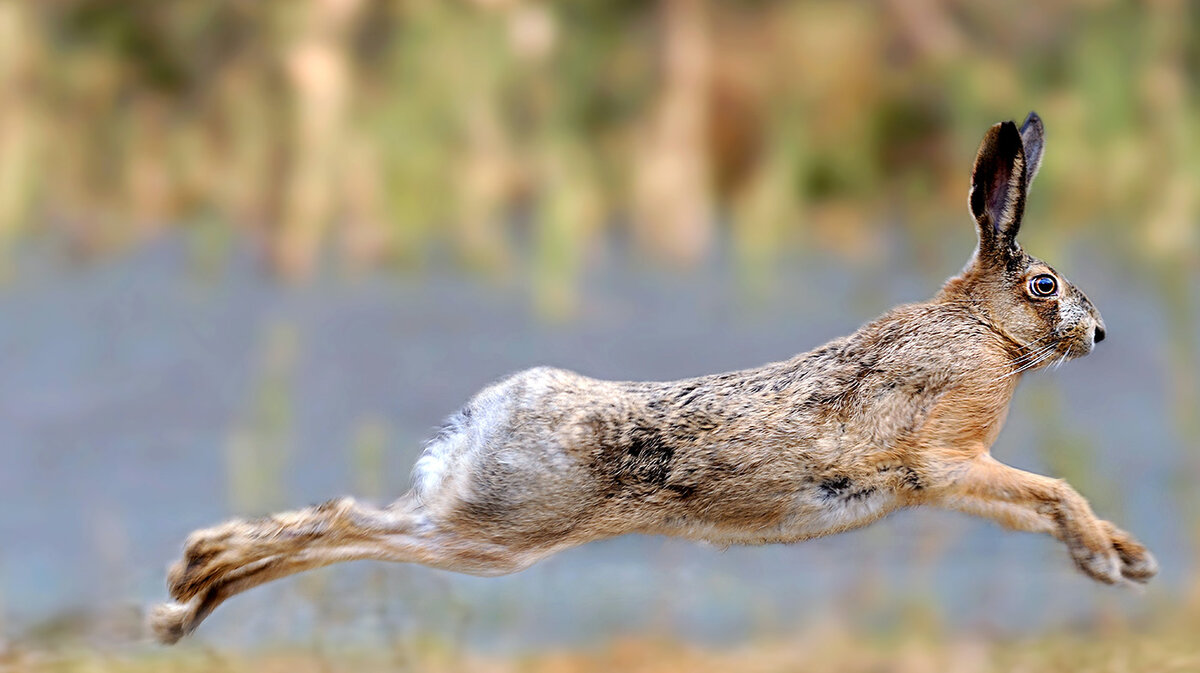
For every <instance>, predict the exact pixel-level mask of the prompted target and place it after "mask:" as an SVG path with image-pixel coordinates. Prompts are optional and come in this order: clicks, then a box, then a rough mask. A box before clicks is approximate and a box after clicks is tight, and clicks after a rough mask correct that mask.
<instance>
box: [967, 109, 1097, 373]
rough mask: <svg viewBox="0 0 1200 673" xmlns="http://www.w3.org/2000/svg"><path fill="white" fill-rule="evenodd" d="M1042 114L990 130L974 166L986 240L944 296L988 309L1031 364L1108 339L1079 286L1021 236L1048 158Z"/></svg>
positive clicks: (977, 212)
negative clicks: (1028, 202)
mask: <svg viewBox="0 0 1200 673" xmlns="http://www.w3.org/2000/svg"><path fill="white" fill-rule="evenodd" d="M1042 147H1043V131H1042V120H1041V119H1039V118H1038V116H1037V114H1035V113H1033V112H1031V113H1029V117H1028V118H1026V120H1025V123H1024V124H1023V125H1022V126H1021V128H1020V130H1018V129H1017V125H1016V124H1014V123H1013V122H1011V121H1007V122H1003V123H1001V124H996V125H995V126H993V127H992V128H990V129H988V132H987V135H985V136H984V137H983V142H982V143H981V144H980V146H979V154H978V155H977V156H976V157H975V168H974V170H973V171H972V173H971V194H970V199H969V202H970V206H971V215H973V216H974V218H975V224H976V228H977V229H978V230H979V245H978V247H977V248H976V249H975V255H974V256H973V257H972V258H971V261H970V263H968V265H967V267H966V269H964V270H963V273H962V274H961V275H959V276H957V277H955V278H953V279H951V280H950V282H949V283H947V286H946V288H945V290H944V295H945V296H947V297H952V298H960V299H966V300H968V301H970V302H971V303H972V304H973V305H976V306H978V307H979V308H980V309H982V311H983V313H984V314H985V317H986V320H987V322H988V323H989V325H990V326H991V327H992V328H993V329H994V330H996V332H998V333H999V334H1000V335H1001V336H1002V337H1004V338H1005V339H1007V340H1008V341H1010V342H1011V343H1012V344H1013V345H1015V346H1017V347H1018V349H1019V350H1020V351H1021V353H1022V355H1023V357H1024V358H1025V359H1024V360H1023V361H1024V362H1028V363H1029V365H1030V367H1034V366H1037V364H1041V363H1050V362H1054V361H1056V360H1059V359H1064V358H1072V357H1078V356H1081V355H1086V354H1088V353H1090V352H1091V350H1092V348H1093V346H1094V345H1095V344H1096V342H1098V341H1102V340H1103V339H1104V321H1103V319H1101V317H1100V312H1099V311H1097V310H1096V307H1095V306H1092V303H1091V302H1090V301H1088V298H1087V297H1086V296H1085V295H1084V294H1083V292H1081V291H1080V290H1079V288H1077V287H1075V286H1074V285H1072V284H1071V283H1070V282H1068V281H1067V279H1066V278H1064V277H1063V276H1062V274H1060V273H1058V272H1057V271H1055V270H1054V269H1053V268H1051V267H1050V265H1049V264H1046V263H1045V262H1043V261H1042V260H1040V259H1038V258H1036V257H1034V256H1032V255H1030V254H1028V253H1026V252H1025V251H1024V250H1022V249H1021V246H1020V245H1019V244H1018V243H1017V231H1018V230H1019V229H1020V228H1021V217H1022V215H1023V213H1024V210H1025V195H1026V194H1027V193H1028V191H1029V185H1030V183H1032V182H1033V178H1034V176H1035V175H1037V171H1038V167H1039V166H1040V165H1041V162H1042Z"/></svg>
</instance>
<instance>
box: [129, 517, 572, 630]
mask: <svg viewBox="0 0 1200 673" xmlns="http://www.w3.org/2000/svg"><path fill="white" fill-rule="evenodd" d="M547 553H549V550H548V549H546V550H538V549H530V548H522V549H519V550H518V549H515V548H512V547H509V546H506V545H504V544H500V543H496V542H485V541H481V540H478V539H470V538H468V537H466V536H463V535H460V534H458V533H457V532H456V530H455V529H454V528H453V527H447V526H445V525H442V524H439V523H438V522H436V521H434V520H433V519H432V518H431V517H429V516H428V515H427V513H426V512H425V511H424V509H423V508H422V507H421V505H420V504H419V503H418V502H417V501H416V500H415V498H412V497H411V496H407V497H405V498H402V499H401V500H399V501H397V502H396V503H395V504H393V505H392V506H390V507H388V508H386V509H374V508H370V507H366V506H363V505H360V504H358V503H356V502H354V500H352V499H350V498H342V499H340V500H334V501H331V502H328V503H325V504H323V505H319V506H317V507H310V508H307V509H303V510H298V511H294V512H284V513H281V514H275V515H272V516H269V517H264V518H260V519H254V520H235V521H230V522H228V523H225V524H222V525H220V526H214V527H212V528H207V529H202V530H199V531H196V532H195V533H193V534H192V535H191V536H190V537H189V538H188V542H187V544H186V546H185V550H184V555H183V558H182V559H181V560H180V561H178V562H177V563H175V565H174V566H172V568H171V570H170V571H169V573H168V577H167V585H168V589H169V591H170V593H171V597H172V598H174V599H175V600H176V601H177V602H176V603H171V604H165V605H161V606H159V607H158V608H157V609H156V610H155V612H154V613H153V615H152V616H151V626H152V628H153V629H154V631H155V634H156V635H157V636H158V638H159V640H161V641H163V642H166V643H172V642H175V641H176V640H178V639H179V638H181V637H183V636H185V635H187V634H188V633H190V632H191V631H193V630H194V629H195V628H196V626H198V625H199V624H200V622H201V621H203V620H204V618H205V617H207V616H208V614H209V613H211V612H212V611H213V609H215V608H216V607H217V606H218V605H220V604H221V603H222V602H224V601H225V600H226V599H227V598H229V597H231V596H234V595H236V594H238V593H241V592H243V591H246V590H247V589H251V588H253V587H256V586H258V585H260V584H264V583H266V582H269V581H271V580H275V579H279V578H282V577H286V576H288V575H293V574H295V573H298V572H302V571H305V570H309V569H312V568H318V567H321V566H326V565H329V564H332V563H338V562H341V561H352V560H364V559H373V560H381V561H399V562H408V563H420V564H423V565H428V566H433V567H438V568H444V569H448V570H456V571H458V572H465V573H472V574H477V575H502V574H506V573H510V572H516V571H517V570H520V569H522V568H524V567H527V566H528V565H530V564H532V563H533V562H534V561H536V560H538V559H539V558H541V557H542V556H544V555H545V554H547Z"/></svg>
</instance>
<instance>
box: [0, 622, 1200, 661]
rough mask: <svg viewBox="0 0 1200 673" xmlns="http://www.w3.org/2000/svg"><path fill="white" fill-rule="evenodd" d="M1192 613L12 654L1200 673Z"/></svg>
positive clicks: (1199, 643) (14, 656)
mask: <svg viewBox="0 0 1200 673" xmlns="http://www.w3.org/2000/svg"><path fill="white" fill-rule="evenodd" d="M1198 636H1200V615H1194V614H1192V615H1186V616H1173V617H1165V616H1164V617H1163V618H1161V619H1159V620H1156V621H1155V623H1153V624H1143V625H1139V626H1136V627H1130V626H1121V625H1112V626H1104V625H1098V626H1093V627H1089V628H1087V629H1083V630H1080V631H1074V632H1056V633H1047V634H1041V635H1037V636H1031V637H1023V638H1015V639H1007V638H994V637H986V636H983V635H971V634H966V635H964V634H957V635H948V634H946V633H945V632H942V631H940V630H938V631H930V630H929V629H921V628H906V627H901V628H899V629H898V630H897V631H896V632H894V633H891V634H885V635H876V636H872V637H866V638H864V637H862V636H858V635H854V634H853V633H852V632H851V631H849V630H847V629H843V628H839V627H832V626H831V627H823V628H817V629H809V630H807V631H805V632H804V633H800V634H797V636H796V637H795V638H793V639H774V640H770V641H764V642H757V643H751V644H745V645H741V646H738V647H735V648H728V649H713V648H707V647H704V646H700V645H694V644H683V643H679V642H667V641H662V640H653V639H621V640H614V641H611V642H608V643H605V644H600V645H596V646H593V647H589V648H584V649H577V650H548V651H538V652H530V653H518V654H508V655H495V654H493V655H482V654H478V653H463V652H456V651H453V650H452V649H450V648H447V647H439V646H437V645H436V644H429V643H425V644H422V645H420V646H413V645H412V644H409V645H407V646H405V647H403V648H398V649H395V650H389V649H386V648H380V649H376V650H367V651H339V652H329V651H325V652H318V651H314V650H312V649H308V648H303V647H301V648H288V649H264V650H261V651H257V652H242V653H221V652H217V651H214V650H211V649H208V650H205V649H198V648H196V647H191V648H188V647H183V648H178V649H165V648H158V647H150V646H146V647H138V648H136V649H134V650H129V651H123V652H108V653H97V652H94V651H93V652H89V651H84V650H78V651H75V652H73V653H64V652H59V653H50V652H38V651H21V650H20V649H19V648H18V649H15V650H14V651H12V652H10V653H9V654H8V655H7V658H6V659H5V660H0V670H4V671H12V672H13V673H51V672H62V673H68V672H70V673H73V672H76V671H78V672H81V673H82V672H97V673H100V672H105V671H112V672H121V673H160V672H165V673H191V672H196V673H200V672H207V671H228V672H230V673H241V672H243V671H244V672H247V673H249V672H254V673H275V672H278V673H285V672H286V673H331V672H337V671H354V672H355V673H373V672H375V671H421V672H422V673H451V672H458V671H465V672H473V673H593V672H594V673H608V672H610V671H620V672H622V673H668V672H674V671H687V672H688V673H709V672H712V673H717V672H721V673H724V672H725V671H738V672H739V673H775V672H783V671H787V672H789V673H797V672H806V671H814V672H815V671H836V672H837V673H859V672H861V673H910V672H911V673H920V672H925V671H954V672H955V673H992V672H1000V671H1004V672H1014V673H1015V672H1021V673H1042V672H1046V673H1050V672H1054V673H1058V672H1063V673H1093V672H1094V673H1127V672H1143V671H1145V672H1154V673H1170V672H1174V671H1179V672H1193V671H1200V637H1198Z"/></svg>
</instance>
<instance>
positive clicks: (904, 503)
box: [151, 113, 1157, 643]
mask: <svg viewBox="0 0 1200 673" xmlns="http://www.w3.org/2000/svg"><path fill="white" fill-rule="evenodd" d="M1042 149H1043V129H1042V122H1041V120H1040V119H1039V118H1038V116H1037V115H1036V114H1035V113H1030V114H1029V117H1028V118H1027V119H1026V120H1025V122H1024V124H1023V125H1022V126H1021V128H1020V129H1018V128H1017V126H1016V124H1014V123H1013V122H1011V121H1007V122H1003V123H1001V124H996V125H995V126H993V127H991V129H989V130H988V132H987V134H986V135H985V136H984V138H983V141H982V143H981V145H980V148H979V151H978V154H977V156H976V158H975V163H974V168H973V171H972V174H971V190H970V197H969V199H968V201H969V205H970V211H971V215H972V216H973V217H974V220H975V225H976V228H977V230H978V235H979V242H978V246H977V247H976V249H975V251H974V254H973V256H972V257H971V259H970V261H969V262H968V264H967V265H966V267H965V268H964V270H963V271H962V273H960V274H959V275H958V276H955V277H953V278H951V279H949V280H948V281H947V282H946V283H945V285H944V286H943V287H942V288H941V291H940V292H938V294H937V295H936V296H935V297H934V298H933V299H931V300H929V301H927V302H924V303H919V304H910V305H906V306H900V307H898V308H895V309H893V310H891V311H889V312H888V313H886V314H884V315H883V316H882V317H880V318H877V319H876V320H874V321H872V322H870V323H868V324H866V325H865V326H863V327H862V328H861V329H859V330H858V331H857V332H855V333H854V334H851V335H850V336H847V337H844V338H841V339H836V340H834V341H831V342H830V343H827V344H825V345H824V346H821V347H820V348H817V349H816V350H813V351H810V352H808V353H804V354H802V355H797V356H796V357H794V358H792V359H790V360H787V361H784V362H776V363H773V364H768V365H764V366H762V367H759V368H757V369H748V370H745V371H738V372H731V373H727V374H716V375H711V376H701V377H698V378H693V379H687V380H683V381H673V382H669V383H644V382H613V381H600V380H596V379H591V378H588V377H585V376H581V375H579V374H575V373H572V372H569V371H563V370H560V369H551V368H544V367H543V368H536V369H530V370H528V371H523V372H520V373H518V374H515V375H513V376H511V377H509V378H507V379H505V380H502V381H500V382H499V383H496V384H494V385H492V386H490V387H488V388H485V389H484V390H483V391H482V392H480V393H478V394H477V395H476V396H475V397H474V398H473V399H472V400H471V401H470V402H468V403H467V405H466V406H464V407H463V408H462V409H461V410H459V411H458V412H457V413H455V414H454V415H453V416H451V417H450V418H449V420H447V421H446V423H445V425H444V426H443V427H442V428H441V430H440V431H439V432H438V433H437V435H436V436H435V437H434V438H433V439H432V440H431V441H430V442H429V444H428V446H427V447H426V449H425V451H424V453H423V455H422V456H421V458H420V459H419V460H418V461H417V464H416V467H415V469H414V473H413V482H414V483H413V486H412V489H411V490H410V491H409V492H408V493H407V494H406V495H404V496H403V497H401V498H400V499H399V500H397V501H396V502H394V503H392V504H391V505H389V506H387V507H386V508H383V509H376V508H372V507H368V506H366V505H363V504H360V503H357V502H355V501H354V500H353V499H350V498H343V499H340V500H333V501H330V502H328V503H326V504H323V505H320V506H316V507H311V508H308V509H303V510H298V511H293V512H286V513H281V514H275V515H272V516H267V517H264V518H259V519H247V520H235V521H230V522H228V523H225V524H223V525H220V526H215V527H213V528H206V529H203V530H198V531H196V532H194V533H193V534H192V535H191V536H190V537H189V538H188V541H187V544H186V548H185V550H184V554H183V559H182V560H181V561H179V562H177V563H176V564H175V565H174V566H173V567H172V568H171V569H170V571H169V575H168V587H169V590H170V594H171V597H172V598H174V599H175V601H176V602H174V603H169V604H164V605H160V606H158V607H157V608H156V609H155V610H154V612H153V613H152V615H151V625H152V627H153V628H154V630H155V633H156V635H157V637H158V638H159V639H160V640H161V641H162V642H164V643H173V642H175V641H176V640H178V639H179V638H180V637H182V636H184V635H186V634H188V633H190V632H192V631H193V630H194V629H195V628H196V626H197V625H198V624H199V623H200V622H201V621H202V620H203V619H204V618H205V617H206V616H207V615H208V614H209V613H211V612H212V610H213V609H214V608H215V607H216V606H217V605H219V604H220V603H221V602H222V601H224V600H225V599H227V598H229V597H230V596H233V595H234V594H237V593H240V592H242V591H245V590H247V589H249V588H251V587H254V586H257V585H259V584H263V583H264V582H268V581H271V580H274V579H277V578H280V577H284V576H286V575H291V574H293V573H298V572H301V571H304V570H307V569H310V568H316V567H320V566H325V565H328V564H331V563H337V562H340V561H350V560H354V559H378V560H384V561H403V562H409V563H421V564H424V565H427V566H433V567H436V568H444V569H447V570H455V571H459V572H465V573H472V574H477V575H501V574H505V573H512V572H516V571H518V570H521V569H523V568H526V567H528V566H529V565H530V564H532V563H535V562H536V561H538V560H539V559H542V558H545V557H546V556H549V555H550V554H553V553H555V552H557V551H559V550H562V549H566V548H568V547H574V546H576V545H580V544H583V543H585V542H590V541H592V540H600V539H604V538H609V537H613V536H617V535H624V534H626V533H646V534H654V535H673V536H679V537H683V538H688V539H692V540H700V541H706V542H710V543H714V544H716V545H722V546H724V545H732V544H766V543H772V542H797V541H800V540H806V539H809V538H814V537H818V536H822V535H830V534H833V533H838V532H841V531H845V530H849V529H852V528H858V527H860V526H865V525H867V524H869V523H871V522H873V521H876V520H877V519H879V518H880V517H883V516H884V515H886V514H888V513H889V512H892V511H894V510H896V509H898V508H901V507H911V506H914V505H933V506H937V507H943V508H949V509H953V510H959V511H962V512H967V513H970V514H976V515H979V516H983V517H986V518H989V519H992V520H994V521H996V522H998V523H1000V524H1003V525H1004V526H1007V527H1009V528H1014V529H1018V530H1026V531H1037V532H1043V533H1049V534H1051V535H1053V536H1054V537H1056V538H1057V539H1059V540H1060V541H1062V542H1063V543H1064V544H1065V545H1066V547H1067V550H1068V552H1069V553H1070V556H1071V559H1072V560H1073V561H1074V563H1075V565H1076V566H1077V567H1078V568H1079V570H1081V571H1082V572H1084V573H1085V574H1087V575H1088V576H1089V577H1091V578H1092V579H1094V580H1097V581H1099V582H1103V583H1106V584H1115V583H1121V582H1139V583H1141V582H1146V581H1147V580H1149V579H1150V578H1151V577H1152V576H1153V575H1154V574H1155V572H1156V571H1157V564H1156V563H1155V560H1154V558H1153V556H1151V555H1150V553H1149V552H1148V551H1147V550H1146V548H1145V547H1143V546H1142V545H1141V544H1139V543H1138V542H1137V541H1136V540H1135V539H1134V538H1133V537H1132V536H1130V535H1129V534H1128V533H1126V532H1124V531H1122V530H1121V529H1119V528H1117V527H1116V526H1114V525H1113V524H1111V523H1109V522H1107V521H1104V520H1102V519H1099V518H1097V517H1096V516H1095V515H1094V514H1093V513H1092V510H1091V508H1090V507H1089V506H1088V503H1087V501H1085V500H1084V499H1083V497H1082V496H1080V495H1079V494H1078V493H1077V492H1076V491H1075V490H1074V489H1072V488H1071V487H1070V486H1068V485H1067V484H1066V483H1065V482H1063V481H1059V480H1056V479H1050V478H1047V477H1043V476H1039V475H1036V474H1031V473H1028V472H1023V471H1021V470H1017V469H1015V468H1012V467H1008V466H1006V465H1004V464H1003V463H1000V462H998V461H997V460H996V459H994V458H993V457H992V455H991V454H990V453H989V447H990V446H991V444H992V443H993V441H994V440H995V439H996V435H997V434H998V433H999V432H1000V427H1001V425H1002V424H1003V423H1004V419H1005V415H1006V413H1007V410H1008V405H1009V401H1010V399H1011V398H1012V395H1013V391H1014V390H1015V388H1016V387H1017V383H1018V381H1019V380H1020V378H1021V376H1022V375H1023V374H1025V373H1027V372H1029V371H1033V370H1036V369H1040V368H1042V367H1045V366H1046V365H1048V364H1052V363H1055V362H1061V361H1064V360H1069V359H1072V358H1076V357H1080V356H1083V355H1086V354H1087V353H1089V352H1091V350H1092V348H1093V347H1094V346H1095V344H1096V343H1097V342H1100V341H1103V340H1104V335H1105V328H1104V321H1103V320H1102V319H1101V317H1100V314H1099V312H1098V311H1097V310H1096V308H1095V307H1094V306H1093V305H1092V303H1091V302H1090V301H1088V298H1087V297H1086V296H1084V294H1083V292H1081V291H1080V290H1079V289H1078V288H1077V287H1075V286H1074V285H1072V284H1071V283H1069V282H1068V281H1067V280H1066V279H1065V278H1063V276H1062V275H1060V274H1059V273H1058V272H1057V271H1055V270H1054V269H1053V268H1051V267H1050V266H1049V265H1047V264H1046V263H1045V262H1043V261H1041V260H1039V259H1037V258H1035V257H1033V256H1031V255H1029V254H1027V253H1026V252H1025V251H1024V250H1022V249H1021V247H1020V245H1018V244H1017V241H1016V235H1017V230H1018V229H1019V228H1020V226H1021V218H1022V213H1023V211H1024V207H1025V197H1026V194H1027V193H1028V191H1029V186H1030V183H1031V182H1032V181H1033V178H1034V176H1035V175H1036V174H1037V172H1038V167H1039V165H1040V164H1041V160H1042Z"/></svg>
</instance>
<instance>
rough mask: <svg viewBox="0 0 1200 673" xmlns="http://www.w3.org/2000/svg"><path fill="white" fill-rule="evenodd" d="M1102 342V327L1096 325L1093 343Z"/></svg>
mask: <svg viewBox="0 0 1200 673" xmlns="http://www.w3.org/2000/svg"><path fill="white" fill-rule="evenodd" d="M1101 341H1104V325H1096V334H1095V336H1094V337H1093V338H1092V342H1093V343H1100V342H1101Z"/></svg>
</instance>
